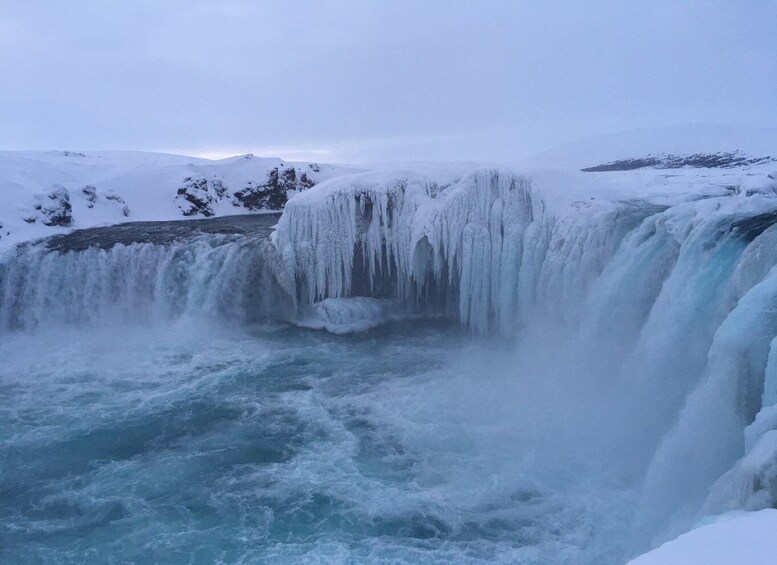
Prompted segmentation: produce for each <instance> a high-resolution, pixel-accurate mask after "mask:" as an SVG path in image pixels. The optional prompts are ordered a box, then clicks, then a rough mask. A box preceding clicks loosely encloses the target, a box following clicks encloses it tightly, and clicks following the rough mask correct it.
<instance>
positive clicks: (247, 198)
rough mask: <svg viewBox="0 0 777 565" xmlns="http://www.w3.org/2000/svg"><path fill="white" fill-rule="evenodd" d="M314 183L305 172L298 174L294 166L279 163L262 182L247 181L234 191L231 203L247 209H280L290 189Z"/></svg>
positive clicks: (300, 188) (307, 186) (286, 199)
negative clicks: (242, 186) (243, 185)
mask: <svg viewBox="0 0 777 565" xmlns="http://www.w3.org/2000/svg"><path fill="white" fill-rule="evenodd" d="M312 166H313V165H311V168H312ZM312 170H314V171H315V169H312ZM314 185H315V182H313V180H311V178H310V177H309V176H308V175H307V173H304V172H303V173H301V174H299V175H298V174H297V170H296V169H295V168H294V167H284V166H283V165H281V166H280V167H275V168H273V169H272V170H270V172H269V174H268V175H267V179H266V180H265V181H264V182H263V183H261V184H255V183H254V182H252V181H249V182H248V183H247V184H246V186H245V187H244V188H242V189H240V190H237V191H235V194H234V200H233V201H232V204H233V205H234V206H242V207H244V208H246V209H248V210H281V209H282V208H283V207H284V206H285V205H286V202H287V201H288V200H289V192H290V191H296V192H299V191H303V190H307V189H309V188H311V187H312V186H314Z"/></svg>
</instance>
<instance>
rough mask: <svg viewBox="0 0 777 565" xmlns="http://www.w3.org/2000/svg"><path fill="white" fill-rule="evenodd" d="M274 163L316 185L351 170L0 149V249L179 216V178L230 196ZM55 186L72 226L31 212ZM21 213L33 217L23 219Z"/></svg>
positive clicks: (219, 206)
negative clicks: (66, 202)
mask: <svg viewBox="0 0 777 565" xmlns="http://www.w3.org/2000/svg"><path fill="white" fill-rule="evenodd" d="M276 168H278V169H280V170H284V169H288V168H294V169H295V170H296V171H299V172H300V175H301V173H302V172H304V173H305V174H306V175H308V177H309V178H310V179H311V180H313V181H314V182H316V183H318V182H321V181H323V180H326V179H329V178H331V177H333V176H336V175H340V174H344V173H346V172H353V171H354V170H355V169H353V168H347V167H341V166H334V165H318V164H314V163H287V162H284V161H282V160H280V159H263V158H257V157H253V156H251V155H242V156H237V157H230V158H228V159H221V160H218V161H212V160H208V159H200V158H195V157H186V156H181V155H167V154H159V153H141V152H121V151H103V152H70V151H0V225H2V228H0V251H2V250H4V249H8V248H9V247H11V246H13V245H15V244H16V243H19V242H21V241H27V240H30V239H36V238H40V237H45V236H48V235H53V234H55V233H63V232H67V231H70V230H72V229H77V228H86V227H94V226H102V225H109V224H115V223H119V222H126V221H143V220H174V219H182V218H183V217H184V216H183V214H182V204H185V202H184V203H182V202H181V199H180V198H177V196H178V194H177V191H178V189H179V188H181V187H182V186H184V184H185V179H187V178H193V179H200V178H202V179H208V180H213V179H218V180H219V181H221V182H222V183H223V185H224V186H225V187H227V189H228V191H229V193H230V196H231V195H232V194H233V193H234V192H235V191H237V190H239V189H242V188H244V187H245V186H246V185H247V184H248V183H249V182H252V183H254V184H256V183H261V182H263V181H265V179H267V176H268V174H269V172H270V171H271V170H273V169H276ZM55 186H58V187H63V188H65V189H66V190H67V191H68V194H69V199H70V203H71V205H72V217H73V223H72V226H54V227H52V226H46V225H43V224H42V222H41V218H40V215H39V213H38V212H37V211H36V210H35V204H36V203H40V202H41V201H43V202H47V201H48V199H47V197H46V193H47V192H49V191H51V190H52V187H55ZM85 187H87V189H86V191H84V188H85ZM125 206H126V208H127V210H126V212H127V213H126V215H125V210H124V208H125ZM212 207H213V211H214V214H215V215H217V216H224V215H232V214H245V213H247V210H246V209H245V208H244V207H241V206H237V205H235V204H233V198H231V197H230V198H222V199H214V202H213V203H212ZM25 218H27V219H32V218H35V219H36V221H35V222H34V223H28V222H25V221H24V220H25Z"/></svg>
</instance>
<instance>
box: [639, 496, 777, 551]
mask: <svg viewBox="0 0 777 565" xmlns="http://www.w3.org/2000/svg"><path fill="white" fill-rule="evenodd" d="M775 532H777V510H774V509H766V510H761V511H758V512H731V513H728V514H724V515H722V516H720V517H718V518H717V519H716V520H715V521H714V522H712V523H711V524H707V525H704V526H700V527H698V528H696V529H694V530H691V531H690V532H688V533H686V534H683V535H681V536H680V537H678V538H676V539H674V540H672V541H670V542H667V543H665V544H664V545H662V546H661V547H659V548H657V549H654V550H653V551H650V552H648V553H646V554H644V555H641V556H639V557H637V558H636V559H633V560H632V561H629V565H732V564H734V563H736V565H764V564H766V563H774V560H775V555H777V536H775Z"/></svg>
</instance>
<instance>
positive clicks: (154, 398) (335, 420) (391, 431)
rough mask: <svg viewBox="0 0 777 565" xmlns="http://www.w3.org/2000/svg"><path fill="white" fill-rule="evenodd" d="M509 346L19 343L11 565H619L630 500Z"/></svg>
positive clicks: (7, 502)
mask: <svg viewBox="0 0 777 565" xmlns="http://www.w3.org/2000/svg"><path fill="white" fill-rule="evenodd" d="M501 347H502V346H500V345H499V344H487V343H484V342H477V341H473V340H472V339H471V338H468V337H466V336H462V335H461V334H460V333H458V332H457V331H455V330H451V329H446V328H442V327H439V326H424V327H418V326H413V327H410V326H402V325H400V326H393V327H391V328H388V329H386V330H382V331H380V332H379V333H369V334H365V335H362V336H358V337H334V336H330V335H327V334H322V333H317V332H309V331H301V330H297V329H291V328H287V327H277V328H253V329H247V330H234V329H228V328H221V327H213V326H212V327H210V328H207V329H204V328H201V327H200V326H199V325H198V324H196V323H193V322H192V321H190V320H188V321H181V322H180V323H178V324H175V325H173V326H170V327H166V328H153V329H152V328H144V329H140V328H135V329H132V328H125V329H121V330H115V331H105V330H102V331H100V332H96V331H95V332H88V331H75V330H72V329H71V330H68V331H66V332H57V331H50V332H44V331H39V332H36V333H34V334H26V335H22V334H17V335H12V334H7V335H5V336H3V342H2V344H0V358H2V360H3V363H2V366H0V406H2V409H1V410H0V430H2V432H1V435H0V461H1V463H0V536H1V537H2V544H0V557H1V559H0V560H1V561H2V562H4V563H43V562H45V563H86V562H90V563H109V562H114V563H119V562H121V563H125V562H137V563H153V562H164V563H216V562H225V563H226V562H228V563H233V562H237V563H268V562H272V563H282V562H289V563H299V562H303V563H308V562H309V563H314V562H321V563H333V562H334V563H336V562H343V563H351V562H365V561H369V562H392V563H398V562H434V563H444V562H452V561H455V562H472V563H477V562H525V563H535V562H538V563H546V562H570V563H585V562H590V563H606V562H608V561H613V560H617V555H618V551H619V548H618V547H616V546H615V545H614V544H613V539H612V534H613V532H615V531H617V529H618V528H619V527H621V526H620V525H619V524H620V523H621V519H622V514H623V512H624V511H625V510H623V509H625V508H627V506H628V496H629V495H628V493H627V492H625V491H623V490H619V488H618V487H617V486H613V484H611V483H608V484H604V483H603V482H602V481H599V480H597V479H595V477H596V476H597V475H596V473H595V472H593V471H590V470H589V471H583V472H581V467H580V460H581V459H590V457H586V455H590V454H585V453H580V454H579V457H578V456H576V455H575V454H573V453H572V451H574V450H570V449H565V448H559V449H556V448H553V447H552V446H549V445H548V443H549V442H550V441H554V440H553V439H549V437H550V438H558V437H559V433H558V431H557V430H555V429H554V428H553V426H552V425H544V424H541V422H543V421H545V420H547V421H549V422H550V421H552V420H553V414H552V409H550V408H549V407H548V406H542V405H540V404H538V402H540V401H542V400H543V399H546V398H548V397H549V396H552V395H553V394H555V391H550V392H549V391H539V389H538V387H537V386H534V387H532V385H531V383H526V382H524V383H523V384H521V383H514V382H513V381H514V375H506V374H500V373H505V371H504V367H505V366H506V365H505V363H503V360H502V359H501V356H503V355H504V356H505V358H504V359H506V352H505V351H502V350H501V349H500V348H501ZM500 368H501V369H500ZM508 377H509V380H508ZM511 382H513V384H510V383H511ZM535 384H536V383H535ZM540 388H541V387H540ZM532 391H534V392H532ZM543 412H547V414H543ZM568 417H569V416H568V415H565V416H564V418H568ZM559 454H561V455H559ZM619 508H620V509H621V510H618V509H619Z"/></svg>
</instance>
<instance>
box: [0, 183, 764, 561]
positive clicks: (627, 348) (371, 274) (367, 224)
mask: <svg viewBox="0 0 777 565" xmlns="http://www.w3.org/2000/svg"><path fill="white" fill-rule="evenodd" d="M704 196H705V197H703V198H702V197H698V198H688V197H686V198H682V199H681V198H678V199H675V200H674V201H666V200H660V199H649V198H645V199H642V200H635V199H625V198H624V199H622V200H618V199H612V200H608V201H574V202H571V203H569V202H567V201H563V202H561V201H560V202H561V204H560V203H559V202H555V201H554V200H553V199H554V198H557V197H558V195H553V194H548V193H545V192H544V191H543V190H542V188H541V187H538V186H535V184H534V183H533V181H532V180H531V179H529V178H526V177H523V176H520V175H516V174H513V173H511V172H509V171H505V170H484V171H478V172H475V173H472V174H469V175H465V176H461V177H458V178H450V179H445V180H440V179H437V178H432V177H426V176H423V175H418V174H411V173H391V174H388V173H383V172H381V173H365V174H361V175H353V176H350V177H344V178H336V179H332V180H329V181H326V182H323V183H321V184H320V185H318V186H317V188H316V189H315V190H310V191H307V192H305V193H302V194H299V195H298V196H296V197H294V198H292V199H291V200H290V201H289V203H288V205H287V208H286V210H285V212H284V214H283V215H282V217H281V218H280V221H279V224H278V227H277V230H276V231H275V232H274V233H273V234H272V236H271V237H270V238H268V237H267V234H266V233H262V234H250V233H249V234H246V233H210V234H204V233H195V234H192V235H191V236H188V237H185V238H175V239H172V240H169V241H164V242H148V241H145V242H144V241H136V242H130V243H116V244H114V245H111V246H103V247H100V246H97V247H95V246H91V247H89V246H87V247H86V248H84V249H58V248H52V247H51V246H49V245H47V243H46V242H42V243H36V244H27V245H23V246H21V247H19V248H18V249H17V250H16V251H15V252H14V253H13V254H11V255H10V256H8V257H6V258H5V259H4V260H3V261H2V262H1V263H0V331H9V330H33V329H34V328H36V327H40V326H49V325H69V324H70V325H72V324H92V325H95V324H108V325H110V324H124V323H167V322H170V321H174V320H177V319H180V318H181V317H184V316H190V317H199V318H203V319H220V320H225V321H228V322H234V321H237V322H240V323H246V322H257V321H258V322H266V321H277V320H284V321H291V322H296V323H298V324H300V325H303V326H308V327H327V328H328V327H329V322H331V321H332V319H338V318H339V317H341V316H342V315H344V313H345V315H347V316H351V318H349V319H351V320H353V319H354V317H355V319H356V321H357V322H358V323H357V325H358V326H359V327H362V328H364V329H366V328H370V327H373V326H374V325H375V324H373V323H371V321H370V320H369V319H367V318H364V317H362V318H359V316H360V312H362V313H366V314H364V315H365V316H368V315H369V316H372V315H374V316H382V317H383V319H395V316H396V315H397V313H398V312H399V311H400V310H401V311H402V312H404V313H409V314H411V315H415V316H438V317H439V316H444V317H447V318H448V319H450V320H452V321H453V322H454V323H457V324H461V325H462V326H463V327H465V328H468V329H469V330H471V331H472V332H473V333H474V334H479V335H487V334H500V335H502V336H509V338H510V339H515V340H518V342H521V340H526V339H527V338H529V337H536V336H537V335H540V334H542V335H543V336H544V337H543V338H542V339H545V340H546V341H548V342H551V347H550V348H549V350H550V351H555V352H558V353H567V354H568V353H569V352H570V351H571V352H574V356H575V360H576V362H577V363H578V366H579V372H580V378H581V379H586V381H585V382H586V383H590V385H591V386H592V387H594V386H606V388H607V389H608V390H609V391H610V395H611V396H613V397H614V398H616V399H617V402H616V403H614V404H613V406H612V407H611V409H612V411H613V413H612V415H611V420H612V423H613V426H621V427H622V428H623V433H621V434H620V436H619V440H618V441H617V442H614V445H613V446H611V447H612V449H613V454H614V455H613V457H618V458H621V459H624V460H627V461H628V463H629V464H628V465H626V468H628V471H629V474H630V477H631V478H632V480H635V481H638V482H641V483H643V484H644V487H643V494H642V501H641V503H640V506H639V510H638V512H637V514H638V516H637V520H636V522H635V526H634V529H635V540H636V541H635V543H636V544H637V545H638V546H640V545H641V546H644V545H645V544H649V543H653V542H654V541H659V540H661V539H665V538H666V536H668V535H671V533H673V532H678V531H682V530H683V529H687V528H688V527H690V526H691V525H692V524H693V523H694V520H696V519H698V518H699V517H701V516H702V515H703V512H705V511H712V510H710V509H714V508H721V507H726V508H729V507H743V508H744V507H748V508H749V507H754V506H757V504H761V505H763V504H769V503H770V502H769V501H771V503H773V502H777V499H774V500H772V498H774V497H777V489H774V490H775V492H774V493H771V494H770V492H771V491H769V490H768V488H767V487H764V486H763V484H762V483H764V484H765V483H768V481H769V480H772V481H774V477H771V479H769V478H768V477H767V478H766V479H765V478H764V477H763V476H762V475H763V473H765V472H766V471H764V469H767V466H765V465H766V464H764V465H761V466H758V465H755V464H748V465H743V464H737V461H738V460H740V459H741V458H742V457H744V456H747V455H748V454H750V453H755V451H753V449H755V447H754V446H755V445H756V444H758V445H761V448H759V449H760V450H761V451H763V449H764V448H763V445H764V444H763V443H762V442H761V439H762V438H764V441H765V440H766V438H767V436H769V432H771V431H772V430H773V429H776V428H777V417H775V416H774V406H775V404H777V384H776V383H777V361H776V360H777V353H776V351H777V345H775V344H776V343H777V274H775V273H776V271H774V270H773V267H774V266H775V265H777V227H776V226H777V224H775V221H777V214H775V210H777V202H775V199H774V198H773V197H771V196H769V195H763V194H752V195H748V194H743V193H739V194H735V193H727V194H726V195H704ZM559 198H560V197H559ZM567 204H570V205H567ZM311 316H313V317H315V316H328V317H329V318H330V319H328V320H324V321H321V320H317V321H316V320H313V321H311V318H310V317H311ZM346 321H347V320H346ZM333 331H337V328H335V330H333ZM338 333H339V332H338ZM552 377H553V375H547V378H552ZM770 410H771V411H770ZM746 438H750V439H748V441H747V442H746ZM759 442H761V443H759ZM768 468H769V469H771V467H768ZM732 470H736V474H735V475H736V476H734V475H731V474H730V473H731V472H732ZM727 473H729V474H727ZM748 473H750V474H749V475H748ZM754 473H760V474H761V475H759V476H761V478H760V479H759V481H760V483H758V484H756V482H754V481H755V479H753V474H754ZM722 477H723V478H722ZM724 479H725V480H724ZM721 480H723V481H724V483H725V481H728V483H726V484H723V483H721V482H720V481H721ZM732 481H734V482H736V484H747V485H750V486H749V487H748V489H749V490H748V489H745V490H744V491H743V490H742V489H740V490H739V491H738V492H739V494H738V495H737V496H738V497H739V498H737V497H734V496H733V495H731V488H729V487H730V484H731V483H732ZM737 481H738V482H737ZM727 484H728V485H729V487H727V486H726V485H727ZM713 485H715V486H714V488H713ZM759 485H761V486H759ZM742 492H745V494H744V495H742V496H739V495H741V493H742ZM710 493H712V494H710ZM748 493H749V494H748ZM772 495H773V496H772ZM770 496H772V498H770ZM710 497H712V498H710ZM756 498H757V500H758V501H759V502H758V503H757V504H756V503H755V502H753V501H754V500H756ZM734 499H736V500H734ZM705 500H706V502H705ZM703 508H706V509H707V510H703Z"/></svg>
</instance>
